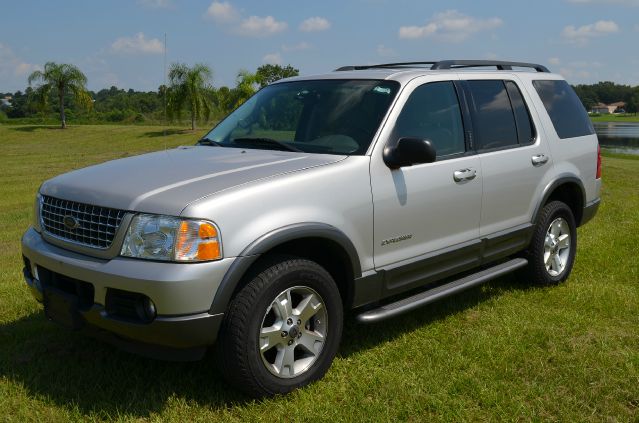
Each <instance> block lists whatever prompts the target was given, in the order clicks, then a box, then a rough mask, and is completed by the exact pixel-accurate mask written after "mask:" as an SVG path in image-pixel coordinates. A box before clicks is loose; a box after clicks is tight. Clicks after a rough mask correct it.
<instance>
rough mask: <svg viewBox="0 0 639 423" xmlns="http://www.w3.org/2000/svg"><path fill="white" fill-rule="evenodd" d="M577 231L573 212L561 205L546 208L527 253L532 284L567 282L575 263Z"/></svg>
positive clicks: (554, 203)
mask: <svg viewBox="0 0 639 423" xmlns="http://www.w3.org/2000/svg"><path fill="white" fill-rule="evenodd" d="M576 250H577V227H576V224H575V218H574V216H573V214H572V210H571V209H570V207H568V206H567V205H566V204H565V203H562V202H561V201H553V202H551V203H548V204H546V205H545V206H544V208H543V209H542V211H541V214H540V216H539V219H538V221H537V224H536V225H535V229H534V233H533V238H532V241H531V243H530V247H529V248H528V251H527V254H526V255H527V258H528V270H529V271H530V274H531V276H532V278H533V281H534V282H535V283H537V284H540V285H552V284H557V283H560V282H563V281H565V280H566V279H567V278H568V276H569V275H570V272H571V271H572V266H573V263H574V261H575V252H576Z"/></svg>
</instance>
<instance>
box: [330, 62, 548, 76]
mask: <svg viewBox="0 0 639 423" xmlns="http://www.w3.org/2000/svg"><path fill="white" fill-rule="evenodd" d="M425 65H430V69H431V70H437V69H460V68H476V67H492V66H494V67H496V68H497V70H512V68H513V67H518V68H532V69H534V70H536V71H537V72H546V73H548V72H550V71H549V70H548V68H547V67H545V66H543V65H538V64H535V63H524V62H504V61H500V60H440V61H434V62H400V63H382V64H379V65H363V66H342V67H341V68H338V69H335V71H352V70H364V69H376V68H378V69H379V68H412V67H423V66H425Z"/></svg>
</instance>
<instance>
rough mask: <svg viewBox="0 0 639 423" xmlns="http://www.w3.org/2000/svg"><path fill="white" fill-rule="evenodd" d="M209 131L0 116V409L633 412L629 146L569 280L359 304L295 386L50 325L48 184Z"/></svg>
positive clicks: (512, 280) (514, 279) (165, 413)
mask: <svg viewBox="0 0 639 423" xmlns="http://www.w3.org/2000/svg"><path fill="white" fill-rule="evenodd" d="M202 132H203V131H197V133H192V132H190V131H181V130H179V129H178V128H173V129H171V130H169V131H168V135H167V136H166V137H163V136H162V135H163V131H162V129H161V128H159V127H157V126H154V127H143V126H130V127H125V126H77V127H71V128H69V129H68V130H64V131H63V130H59V129H50V128H46V127H33V126H15V127H14V126H2V125H0V146H1V150H0V151H1V152H2V153H1V154H2V155H1V160H2V172H1V173H0V204H1V208H0V222H2V223H3V225H4V226H5V230H4V231H2V232H1V233H0V420H3V421H4V420H8V421H66V420H76V421H78V420H82V421H87V420H88V421H101V420H122V421H159V420H162V421H164V420H167V421H238V422H240V421H267V422H273V421H388V422H390V421H398V420H400V421H406V420H410V421H462V420H465V421H467V420H473V421H486V420H533V421H541V420H543V421H562V422H564V421H565V422H573V421H592V422H601V421H638V420H639V284H638V280H639V160H631V159H628V158H624V157H623V156H617V157H606V158H604V163H603V166H604V187H603V194H602V197H603V203H602V206H601V208H600V211H599V214H598V215H597V216H596V218H595V219H594V220H593V221H592V222H591V223H589V224H588V225H586V226H584V227H583V228H581V229H579V246H578V254H577V261H576V264H575V268H574V271H573V273H572V276H571V277H570V279H569V280H568V281H567V283H565V284H563V285H561V286H557V287H552V288H535V287H531V286H529V285H528V284H526V282H525V279H522V278H521V277H520V276H517V275H511V276H508V277H505V278H500V279H498V280H496V281H493V282H491V283H489V284H487V285H485V286H483V287H480V288H476V289H473V290H470V291H467V292H466V293H464V294H462V295H460V296H457V297H453V298H449V299H446V300H443V301H441V302H439V303H437V304H435V305H433V306H430V307H428V308H424V309H421V310H417V311H415V312H412V313H410V314H407V315H405V316H401V317H399V318H396V319H393V320H390V321H387V322H384V323H381V324H376V325H371V326H363V325H359V324H356V323H355V322H354V319H353V318H352V316H351V317H350V318H349V319H348V320H347V322H346V324H345V333H344V338H343V341H342V346H341V349H340V352H339V355H338V357H337V359H336V360H335V363H334V364H333V366H332V368H331V369H330V370H329V372H328V374H327V375H326V377H325V378H324V379H323V380H322V381H320V382H318V383H316V384H314V385H312V386H309V387H307V388H305V389H302V390H300V391H297V392H295V393H293V394H291V395H289V396H287V397H281V398H271V399H266V400H263V401H255V400H251V399H248V398H246V397H244V396H242V395H241V394H238V393H236V392H234V391H233V390H231V389H229V388H228V387H227V386H226V385H225V384H224V383H223V382H222V381H221V379H220V376H219V374H218V372H217V370H216V369H215V363H214V359H213V357H212V356H208V357H207V358H206V359H205V360H204V361H201V362H196V363H167V362H160V361H154V360H150V359H145V358H141V357H137V356H134V355H130V354H127V353H123V352H119V351H118V350H116V349H115V348H113V347H111V346H109V345H105V344H102V343H100V342H98V341H94V340H92V339H89V338H87V337H85V336H82V335H81V334H77V333H71V332H68V331H66V330H64V329H61V328H58V327H57V326H55V325H53V324H51V323H48V322H47V321H45V319H44V316H43V313H42V311H41V307H40V305H39V304H37V303H36V301H35V300H33V299H32V298H31V297H30V295H29V294H28V292H27V288H26V286H25V285H24V282H23V280H22V274H21V268H22V264H21V257H20V242H19V241H20V236H21V235H22V233H23V231H24V230H25V229H26V228H27V227H28V225H29V222H30V220H31V213H32V212H31V210H32V203H33V198H34V195H35V192H36V190H37V188H38V186H39V184H40V183H41V182H42V181H43V180H45V179H47V178H50V177H52V176H54V175H56V174H59V173H61V172H64V171H67V170H70V169H74V168H78V167H82V166H86V165H88V164H92V163H98V162H102V161H105V160H109V159H115V158H119V157H124V156H128V155H133V154H139V153H142V152H145V151H152V150H158V149H163V148H166V147H172V146H176V145H180V144H192V143H193V142H194V141H195V140H196V139H197V137H198V136H199V135H201V134H202Z"/></svg>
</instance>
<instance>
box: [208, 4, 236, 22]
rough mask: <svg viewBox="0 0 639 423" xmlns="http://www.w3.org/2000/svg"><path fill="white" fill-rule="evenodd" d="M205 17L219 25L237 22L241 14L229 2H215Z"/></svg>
mask: <svg viewBox="0 0 639 423" xmlns="http://www.w3.org/2000/svg"><path fill="white" fill-rule="evenodd" d="M204 16H205V17H207V18H209V19H211V20H213V21H215V22H217V23H230V22H235V21H237V20H238V19H239V18H240V13H239V12H238V11H237V10H236V9H235V8H234V7H233V5H232V4H231V3H229V2H227V1H223V2H220V1H217V0H216V1H214V2H213V3H211V5H210V6H209V8H208V9H207V10H206V13H205V14H204Z"/></svg>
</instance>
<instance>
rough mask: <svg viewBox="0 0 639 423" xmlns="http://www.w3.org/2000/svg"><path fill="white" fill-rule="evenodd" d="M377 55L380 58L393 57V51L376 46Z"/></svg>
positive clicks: (382, 46)
mask: <svg viewBox="0 0 639 423" xmlns="http://www.w3.org/2000/svg"><path fill="white" fill-rule="evenodd" d="M377 55H378V56H381V57H392V56H395V50H393V49H392V48H390V47H388V46H385V45H384V44H379V45H378V46H377Z"/></svg>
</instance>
